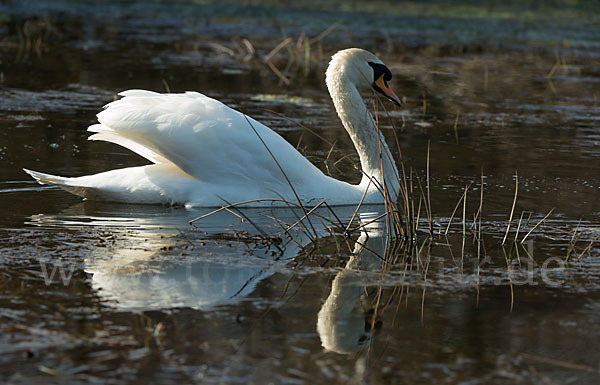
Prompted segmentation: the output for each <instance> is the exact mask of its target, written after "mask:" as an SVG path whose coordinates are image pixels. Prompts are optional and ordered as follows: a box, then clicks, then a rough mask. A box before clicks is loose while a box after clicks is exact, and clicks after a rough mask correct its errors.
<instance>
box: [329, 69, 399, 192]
mask: <svg viewBox="0 0 600 385" xmlns="http://www.w3.org/2000/svg"><path fill="white" fill-rule="evenodd" d="M351 65H352V63H346V62H345V61H344V60H339V59H338V60H335V58H334V60H333V61H332V62H331V63H330V65H329V67H328V69H327V74H326V83H327V88H328V89H329V93H330V94H331V98H332V99H333V104H334V106H335V109H336V111H337V113H338V116H339V117H340V120H341V121H342V124H343V125H344V128H346V131H348V134H349V135H350V138H351V139H352V142H353V143H354V147H355V148H356V151H357V152H358V155H359V157H360V163H361V167H362V171H363V179H362V182H361V184H366V183H368V181H369V179H371V178H374V179H375V180H376V181H377V182H379V184H383V177H382V174H383V176H385V183H386V187H387V188H388V190H389V191H390V192H392V195H395V194H396V192H397V191H398V184H397V178H396V175H397V174H398V171H397V169H396V166H395V163H394V160H393V158H392V155H391V154H390V151H389V149H388V146H387V144H386V143H385V139H384V137H383V135H382V134H381V132H380V131H379V129H378V128H377V127H376V124H375V121H374V119H373V117H372V116H371V114H370V113H369V111H368V110H367V106H365V103H364V102H363V99H362V97H361V96H360V93H359V92H358V89H357V88H356V84H355V83H354V82H353V81H352V80H351V79H350V78H349V75H348V71H351V70H352V68H351V67H350V66H351ZM382 166H383V173H382Z"/></svg>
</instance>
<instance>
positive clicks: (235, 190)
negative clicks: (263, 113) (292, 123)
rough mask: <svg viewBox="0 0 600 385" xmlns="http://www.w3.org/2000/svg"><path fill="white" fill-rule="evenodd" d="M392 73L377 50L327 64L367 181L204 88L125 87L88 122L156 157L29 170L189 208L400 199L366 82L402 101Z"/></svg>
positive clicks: (118, 196)
mask: <svg viewBox="0 0 600 385" xmlns="http://www.w3.org/2000/svg"><path fill="white" fill-rule="evenodd" d="M391 78H392V73H391V72H390V70H389V69H388V67H387V66H386V65H385V64H384V63H383V62H382V61H381V60H380V59H379V58H378V57H377V56H375V55H374V54H372V53H370V52H368V51H365V50H363V49H358V48H349V49H345V50H342V51H339V52H337V53H336V54H335V55H333V56H332V58H331V61H330V63H329V66H328V68H327V71H326V84H327V88H328V90H329V93H330V95H331V98H332V99H333V104H334V106H335V109H336V111H337V113H338V116H339V118H340V120H341V121H342V124H343V126H344V128H345V129H346V131H347V132H348V134H349V135H350V138H351V139H352V142H353V143H354V146H355V147H356V151H357V152H358V155H359V158H360V163H361V169H362V175H363V176H362V180H361V182H360V183H359V184H358V185H352V184H349V183H347V182H344V181H340V180H336V179H334V178H331V177H329V176H327V175H325V174H324V173H323V172H322V171H320V170H319V169H318V168H317V167H316V166H315V165H313V164H312V163H310V161H308V160H307V159H306V158H305V157H304V156H302V155H301V154H300V153H299V152H298V151H297V150H296V149H295V148H294V147H293V146H292V145H291V144H290V143H288V142H287V141H286V140H285V139H283V138H282V137H281V136H280V135H278V134H277V133H275V132H274V131H273V130H271V129H270V128H268V127H267V126H265V125H263V124H261V123H259V122H257V121H256V120H254V119H252V118H250V117H248V116H246V115H245V114H242V113H241V112H239V111H236V110H234V109H232V108H230V107H227V106H226V105H225V104H223V103H221V102H219V101H218V100H215V99H212V98H209V97H207V96H205V95H202V94H200V93H198V92H185V93H177V94H174V93H169V94H161V93H156V92H152V91H145V90H128V91H124V92H121V93H119V96H121V97H122V98H120V99H119V100H116V101H113V102H111V103H109V104H108V105H106V106H105V107H104V109H103V111H101V112H100V113H99V114H98V115H97V117H98V123H97V124H94V125H92V126H90V127H89V128H88V131H90V132H92V133H93V135H91V136H90V137H89V138H88V139H89V140H102V141H107V142H112V143H115V144H118V145H121V146H123V147H125V148H127V149H129V150H131V151H133V152H135V153H137V154H139V155H141V156H142V157H144V158H146V159H147V160H149V161H150V162H152V164H149V165H145V166H138V167H129V168H122V169H116V170H111V171H106V172H101V173H99V174H94V175H87V176H81V177H74V178H69V177H61V176H55V175H49V174H45V173H41V172H36V171H31V170H28V169H23V170H24V171H25V172H27V173H28V174H29V175H31V176H32V177H33V178H34V179H35V180H36V181H38V182H39V183H41V184H46V185H54V186H58V187H61V188H62V189H64V190H66V191H68V192H70V193H73V194H76V195H79V196H81V197H84V198H86V199H95V200H99V201H111V202H124V203H141V204H168V205H184V206H186V207H220V206H223V205H224V204H226V203H229V204H231V203H239V202H247V203H246V206H287V205H288V204H289V203H287V202H293V203H295V204H300V205H309V204H311V203H313V204H316V203H319V202H321V201H326V202H327V204H329V205H332V206H334V205H335V206H341V205H353V204H354V205H356V204H359V203H360V202H362V203H366V204H368V203H375V204H377V203H384V201H385V199H390V200H391V201H392V202H395V200H396V198H397V195H398V191H399V183H398V171H397V168H396V166H395V163H394V160H393V158H392V156H391V153H390V151H389V148H388V146H387V144H386V142H385V140H384V137H383V134H382V133H381V132H380V131H379V129H378V128H377V125H376V122H375V120H374V118H373V116H372V115H371V113H370V112H369V111H368V109H367V107H366V105H365V103H364V101H363V99H362V98H361V96H360V93H359V91H358V89H359V88H361V89H373V90H375V91H376V92H379V93H381V94H382V95H383V96H385V97H386V98H388V99H390V100H391V101H392V102H394V103H395V104H397V105H398V106H400V105H401V102H400V99H399V98H398V96H396V94H395V93H394V92H393V91H392V89H391V88H390V87H389V85H388V82H389V81H390V80H391ZM384 192H385V194H384ZM286 201H287V202H286Z"/></svg>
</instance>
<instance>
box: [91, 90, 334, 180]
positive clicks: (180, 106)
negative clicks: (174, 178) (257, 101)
mask: <svg viewBox="0 0 600 385" xmlns="http://www.w3.org/2000/svg"><path fill="white" fill-rule="evenodd" d="M119 95H121V96H123V98H122V99H120V100H117V101H114V102H112V103H109V104H108V105H107V106H106V107H105V109H104V111H102V112H100V113H99V114H98V121H99V122H100V124H96V125H93V126H91V127H90V128H89V129H88V131H91V132H96V134H94V135H92V136H91V137H90V139H91V140H104V141H108V142H113V143H116V144H119V145H121V146H123V147H126V148H128V149H130V150H132V151H134V152H136V153H138V154H140V155H141V156H143V157H145V158H146V159H148V160H150V161H152V162H154V163H173V164H174V165H176V166H177V167H179V168H180V169H181V170H183V171H184V172H185V173H187V174H189V175H191V176H193V177H195V178H197V179H198V180H200V181H203V182H219V181H232V180H237V182H242V183H241V184H242V185H243V180H248V181H251V182H252V183H253V184H256V183H257V181H262V182H264V183H272V182H277V183H281V181H282V180H284V178H283V174H282V172H281V170H280V169H279V167H278V166H277V164H276V163H275V161H274V160H273V157H272V156H271V155H270V154H269V152H268V151H267V148H266V147H268V148H269V150H270V151H271V152H272V154H273V156H274V157H275V159H277V162H278V163H279V164H280V165H281V167H282V168H283V169H284V171H285V173H286V175H287V176H288V178H290V179H291V180H292V181H293V182H304V181H305V180H304V179H305V178H308V177H311V178H314V177H315V176H317V175H319V176H324V175H323V174H322V173H321V171H320V170H318V169H317V168H316V167H315V166H314V165H313V164H311V163H310V162H309V161H308V160H307V159H306V158H304V157H303V156H302V155H301V154H300V153H299V152H298V151H296V149H295V148H294V147H292V146H291V145H290V144H289V143H288V142H287V141H285V140H284V139H283V138H282V137H281V136H279V135H278V134H277V133H275V132H274V131H272V130H271V129H269V128H268V127H266V126H264V125H263V124H261V123H259V122H257V121H255V120H254V119H252V118H250V117H247V116H245V115H244V114H242V113H240V112H238V111H236V110H234V109H232V108H229V107H227V106H226V105H224V104H223V103H221V102H219V101H217V100H215V99H211V98H209V97H207V96H204V95H202V94H200V93H197V92H186V93H185V94H159V93H155V92H151V91H142V90H129V91H124V92H121V93H120V94H119ZM259 136H260V139H262V141H263V142H264V144H263V143H262V142H261V140H260V139H259Z"/></svg>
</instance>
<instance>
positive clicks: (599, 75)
mask: <svg viewBox="0 0 600 385" xmlns="http://www.w3.org/2000/svg"><path fill="white" fill-rule="evenodd" d="M268 3H269V2H256V3H253V5H239V4H237V3H235V2H220V3H219V4H214V3H210V2H207V3H204V2H179V3H177V4H176V5H169V3H166V2H165V3H163V2H160V1H159V2H136V3H129V2H125V3H115V4H113V5H103V4H102V3H95V2H90V3H80V2H69V1H57V2H44V1H33V2H28V3H27V5H24V4H25V3H22V2H16V1H15V2H7V3H3V5H2V6H0V15H1V16H2V19H1V26H0V55H1V56H0V94H1V97H0V127H1V128H2V129H1V131H0V210H1V212H2V214H3V215H2V216H1V217H0V267H1V270H0V277H1V278H0V320H1V323H0V327H1V328H2V334H1V335H0V353H1V354H0V362H1V363H2V365H1V366H0V367H1V369H0V379H1V381H2V382H3V383H28V384H29V383H43V384H49V383H65V382H68V383H90V382H99V383H122V382H128V383H146V382H149V381H150V382H156V383H193V382H198V383H256V384H262V383H290V384H299V383H324V382H329V383H331V382H335V383H374V384H380V383H381V384H388V383H440V382H445V383H453V384H454V383H465V382H468V383H475V384H478V383H481V384H484V383H485V384H489V383H498V384H500V383H502V384H504V383H516V384H538V383H577V384H595V383H596V382H597V379H598V377H599V376H600V373H599V371H600V357H599V356H598V349H597V346H598V343H599V342H600V335H599V332H598V330H600V328H599V326H600V295H599V293H600V291H599V288H600V248H599V246H598V239H599V237H600V227H599V221H598V216H599V215H600V200H599V194H598V189H599V187H600V124H599V122H600V106H599V100H600V99H599V98H600V88H599V87H598V85H599V84H600V61H599V58H600V41H598V36H600V31H599V30H598V27H597V25H600V24H599V23H595V22H596V21H597V20H595V18H596V17H597V16H594V15H597V14H598V13H597V12H595V13H594V12H593V11H594V9H583V8H571V7H569V6H567V5H564V4H563V2H560V1H558V2H553V3H551V4H552V5H550V6H548V7H547V8H544V9H535V8H533V7H532V8H527V7H525V8H523V9H519V8H518V7H519V6H518V5H510V6H507V8H506V9H503V8H499V9H488V8H482V7H481V6H479V7H478V6H468V5H467V6H464V7H462V8H461V7H459V10H456V9H455V10H453V11H450V10H449V9H448V8H445V5H444V3H439V4H438V3H437V2H430V3H428V4H429V5H428V6H427V7H424V6H422V5H419V4H418V3H407V4H406V5H405V8H400V6H398V5H396V4H395V3H392V2H390V3H387V2H378V3H377V4H378V5H379V6H381V7H384V8H385V7H391V8H386V10H385V11H382V10H381V9H377V8H375V9H374V8H372V6H371V5H370V4H371V3H368V2H364V3H363V2H354V3H353V4H354V5H353V6H347V5H337V6H333V5H331V6H330V5H320V6H316V5H315V4H312V3H309V5H306V6H289V5H278V6H273V5H270V4H268ZM467 4H470V3H468V2H467ZM563 6H564V7H567V8H564V9H563V8H561V7H563ZM589 7H592V6H589ZM460 12H463V13H460ZM559 16H560V17H559ZM340 20H341V22H340V24H339V25H337V27H336V28H335V29H333V30H332V32H331V33H329V34H328V35H327V36H325V37H324V38H323V39H322V40H321V41H313V42H312V44H311V46H310V49H311V51H310V52H311V55H310V57H309V62H310V65H309V66H305V64H304V63H305V60H306V56H304V57H303V58H302V59H294V60H292V59H290V56H289V54H288V51H287V48H285V49H282V50H281V51H279V52H278V53H276V54H275V55H274V56H273V58H274V59H273V63H274V64H275V65H276V66H277V68H279V70H281V71H282V72H284V75H285V76H286V77H288V78H289V79H290V81H291V83H290V85H286V84H284V83H282V81H281V80H280V78H278V77H277V76H276V75H275V74H274V72H273V71H272V70H271V69H269V67H268V66H267V65H266V64H265V63H264V62H263V60H262V59H261V57H263V56H264V55H267V54H268V53H269V51H271V49H272V48H273V47H275V46H276V45H277V44H278V43H279V42H281V41H282V40H283V37H284V36H283V35H284V34H285V36H289V37H291V38H293V40H294V42H293V44H297V43H298V39H299V36H300V35H301V34H302V33H303V32H304V33H305V34H306V36H308V37H310V38H315V37H317V36H318V35H319V33H321V32H322V31H324V30H326V29H327V28H328V27H329V26H331V25H333V24H334V23H336V22H338V21H340ZM417 20H418V22H417ZM243 38H247V39H248V41H249V42H250V44H252V46H253V47H254V49H255V50H256V53H254V54H251V52H250V51H249V49H248V48H247V45H244V44H245V43H244V42H243V40H242V39H243ZM350 45H361V46H363V47H364V48H368V49H370V50H373V51H377V52H378V53H379V55H380V57H382V59H383V60H384V61H385V62H386V63H387V64H388V65H389V66H390V68H391V69H392V72H393V73H394V80H393V82H392V86H393V88H394V89H395V91H396V93H397V94H398V95H399V96H401V97H404V98H405V104H404V106H403V108H401V109H392V106H391V105H385V108H386V109H388V113H384V112H381V113H380V114H379V116H380V119H381V120H380V122H381V126H382V128H383V130H384V133H385V135H386V137H387V138H388V143H390V145H391V147H392V148H393V150H392V151H393V152H394V155H395V156H396V159H397V160H398V163H399V164H400V162H402V164H403V165H404V169H405V171H406V174H407V175H408V176H409V178H410V175H413V177H412V181H413V189H414V191H415V193H414V194H413V195H412V196H413V198H414V200H413V202H414V205H415V210H414V212H415V213H417V212H419V216H420V220H419V221H418V223H419V226H418V228H417V229H416V234H417V237H416V240H415V241H414V242H413V243H411V244H409V245H407V244H403V243H402V242H400V241H399V240H394V239H391V238H390V237H389V236H388V235H386V234H387V233H386V232H385V231H384V225H383V224H381V223H379V222H375V223H372V224H370V225H368V226H366V227H362V228H361V227H360V226H361V224H362V225H365V224H366V223H368V222H369V219H368V218H373V217H374V216H376V215H377V214H376V213H377V212H378V210H381V208H378V207H363V208H362V209H361V216H360V217H358V218H354V219H355V220H354V222H353V223H352V224H351V228H354V229H355V230H354V231H352V232H351V233H350V235H349V237H345V236H344V231H343V230H344V227H345V226H346V224H347V222H348V221H349V220H350V218H351V217H352V216H353V210H352V209H348V210H341V209H338V210H336V214H337V216H338V217H339V218H340V221H341V222H342V223H339V222H338V219H337V218H335V217H334V216H333V215H332V214H331V212H330V211H329V210H327V209H325V208H321V209H319V211H318V213H319V215H323V217H324V218H327V219H322V221H319V220H317V219H316V218H317V217H312V223H311V224H309V223H308V222H307V221H306V220H305V221H303V224H302V225H301V226H296V227H294V228H293V229H292V230H291V231H290V232H289V233H287V234H286V233H284V232H283V229H284V228H285V227H286V226H288V225H291V224H293V223H295V222H296V221H297V220H298V215H299V214H298V213H297V212H294V211H292V210H274V209H262V210H249V209H248V210H244V211H243V212H242V215H243V216H244V217H245V218H246V220H244V221H241V220H240V218H239V217H237V216H235V215H232V214H230V213H227V212H220V213H218V214H215V215H212V216H209V217H207V218H204V219H202V220H199V221H196V222H195V225H194V226H191V225H190V224H189V223H188V221H189V220H191V219H194V218H196V217H198V216H200V215H202V214H205V213H207V210H185V209H183V208H170V207H155V206H149V207H145V206H135V205H115V204H102V203H96V204H95V203H93V202H81V201H80V199H79V198H78V197H75V196H72V195H69V194H68V193H65V192H63V191H60V190H58V189H54V188H48V187H43V186H40V185H37V184H36V183H34V182H33V181H31V180H30V179H29V178H28V177H27V175H26V174H24V173H23V172H22V171H21V168H23V167H26V168H31V169H34V170H40V171H44V172H48V173H54V174H59V175H82V174H87V173H93V172H100V171H105V170H108V169H112V168H117V167H127V166H133V165H140V164H144V163H145V161H144V160H143V159H141V158H139V157H138V156H136V155H134V154H131V153H130V152H128V151H127V150H125V149H123V148H120V147H117V146H115V145H111V144H106V143H101V142H93V143H92V142H88V141H87V140H86V138H87V136H88V135H87V132H86V131H85V128H86V127H87V126H88V125H90V124H92V123H93V122H94V119H95V114H96V113H97V112H98V111H99V110H100V108H101V106H102V105H104V104H106V103H107V102H109V101H111V100H113V98H114V97H115V94H116V93H117V92H119V91H121V90H123V89H127V88H146V89H153V90H157V91H165V90H166V89H167V88H168V89H169V90H171V91H174V92H180V91H185V90H190V89H193V90H198V91H200V92H203V93H205V94H207V95H210V96H213V97H215V98H218V99H220V100H222V101H224V102H226V103H228V104H229V105H231V106H233V107H235V108H238V109H240V110H242V111H244V112H246V113H248V114H249V115H252V116H253V117H255V118H257V119H258V120H261V121H262V122H264V123H266V124H268V125H269V126H270V127H272V128H274V129H275V130H277V131H278V132H279V133H280V134H281V135H283V136H284V137H285V138H286V139H288V140H289V141H290V142H291V143H293V144H295V145H298V147H299V148H300V149H301V151H302V152H303V153H305V155H306V156H307V157H308V158H309V159H311V160H312V161H313V162H314V163H315V164H316V165H317V166H318V167H320V168H322V169H323V170H324V171H325V172H328V173H329V174H331V175H333V176H335V177H337V178H341V179H344V180H347V181H352V182H357V181H358V180H359V178H360V175H359V174H358V172H357V171H356V170H355V169H354V163H355V162H356V161H357V156H356V155H355V154H354V152H353V149H352V144H351V142H350V141H349V139H348V138H347V136H346V133H345V132H344V131H343V129H342V128H341V126H340V124H339V122H338V120H337V117H336V115H335V112H334V111H333V109H332V106H331V103H330V101H329V96H328V95H327V93H326V89H325V86H324V84H323V72H324V69H325V66H326V63H327V56H328V55H330V54H331V53H333V52H335V51H336V50H338V49H341V48H345V47H347V46H350ZM299 46H303V45H302V40H300V44H299ZM303 47H306V46H303ZM298 52H299V51H298ZM304 54H306V51H304ZM286 64H289V65H290V68H289V71H285V67H286ZM301 125H304V126H307V127H309V128H311V129H312V130H314V131H315V132H316V133H317V134H319V135H320V136H322V137H323V138H325V139H326V140H327V142H325V141H323V140H322V139H320V138H318V137H317V136H315V135H313V134H311V133H309V132H307V131H305V130H304V129H303V128H302V127H301ZM395 135H397V137H398V143H399V146H400V150H401V157H400V151H399V149H398V147H397V146H396V145H395V144H394V145H392V143H394V142H395V140H394V139H393V138H394V136H395ZM331 143H335V145H334V146H333V149H332V145H331ZM428 148H429V154H430V155H429V170H430V178H429V185H430V200H431V212H432V215H431V221H430V220H428V219H427V214H426V212H425V208H424V207H423V206H421V209H420V211H419V197H420V195H421V190H420V188H419V184H418V182H417V179H418V178H420V181H421V183H422V185H423V186H425V185H426V182H427V181H426V174H427V163H428V162H427V152H428ZM348 154H350V156H349V157H348V156H347V155H348ZM482 180H483V186H482ZM517 181H518V194H517V200H516V204H515V208H514V213H513V215H512V221H511V222H510V223H511V227H510V229H509V231H508V233H507V226H508V224H509V217H510V216H511V215H510V214H511V208H512V205H513V199H514V195H515V185H516V182H517ZM466 186H469V190H468V193H467V199H466V205H463V204H462V203H460V202H461V197H462V195H463V193H464V190H465V187H466ZM482 187H483V200H481V199H480V197H481V195H480V194H481V188H482ZM480 202H483V204H482V206H481V207H482V211H481V215H480V216H478V217H477V220H475V219H476V213H477V212H478V209H479V207H480ZM463 213H464V215H463ZM548 213H549V215H548V216H547V217H546V215H547V214H548ZM463 217H464V218H463ZM544 217H546V218H545V219H544V220H543V221H541V220H542V218H544ZM479 219H481V222H479ZM540 221H541V222H540ZM479 223H481V225H480V226H479ZM474 224H476V225H477V226H474ZM311 225H312V227H311ZM430 226H431V228H432V229H433V231H434V233H435V235H434V237H433V238H432V239H430V238H429V236H428V234H429V227H430ZM313 228H314V229H313ZM479 229H481V236H479ZM529 231H531V233H530V234H528V232H529ZM446 232H447V234H445V233H446ZM506 234H508V235H506ZM527 234H528V235H527ZM315 235H316V236H315ZM315 237H316V238H318V242H317V243H316V244H315V243H314V242H313V241H312V240H313V239H315ZM505 237H506V241H505V242H504V243H505V244H504V246H502V241H503V239H504V238H505ZM525 237H526V239H525V240H524V238H525ZM515 240H516V241H515ZM522 240H524V241H523V242H521V241H522ZM380 257H383V259H382V258H380Z"/></svg>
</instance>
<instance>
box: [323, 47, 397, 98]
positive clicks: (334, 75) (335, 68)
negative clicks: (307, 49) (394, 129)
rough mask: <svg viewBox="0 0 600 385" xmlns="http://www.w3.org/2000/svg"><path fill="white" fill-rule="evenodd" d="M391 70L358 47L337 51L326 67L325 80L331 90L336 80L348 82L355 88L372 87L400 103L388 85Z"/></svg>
mask: <svg viewBox="0 0 600 385" xmlns="http://www.w3.org/2000/svg"><path fill="white" fill-rule="evenodd" d="M391 79H392V72H391V71H390V70H389V69H388V67H387V66H386V65H385V64H383V62H382V61H381V60H380V59H379V58H378V57H377V56H375V55H373V54H372V53H371V52H368V51H365V50H363V49H359V48H349V49H345V50H342V51H339V52H338V53H336V54H335V55H333V57H332V58H331V62H330V63H329V67H328V68H327V76H326V82H327V87H328V88H329V90H330V91H331V89H332V88H336V87H337V86H338V85H337V84H336V83H338V82H349V83H352V84H354V85H355V86H356V87H357V88H372V89H374V90H375V91H377V92H379V93H381V94H382V95H383V96H385V97H386V98H388V99H390V100H391V101H393V102H394V103H396V104H397V105H400V104H401V102H400V99H399V98H398V97H397V96H396V94H394V92H393V91H392V90H391V88H390V87H389V86H388V82H389V81H390V80H391Z"/></svg>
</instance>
